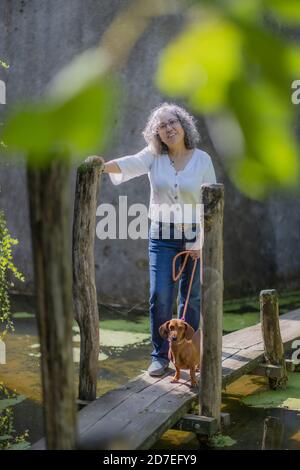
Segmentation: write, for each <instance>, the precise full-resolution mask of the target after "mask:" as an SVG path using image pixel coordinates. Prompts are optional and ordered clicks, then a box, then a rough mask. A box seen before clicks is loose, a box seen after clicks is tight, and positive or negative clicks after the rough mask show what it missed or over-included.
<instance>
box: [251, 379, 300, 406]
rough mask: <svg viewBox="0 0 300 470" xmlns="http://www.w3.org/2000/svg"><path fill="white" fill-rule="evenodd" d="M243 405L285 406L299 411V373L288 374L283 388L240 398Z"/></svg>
mask: <svg viewBox="0 0 300 470" xmlns="http://www.w3.org/2000/svg"><path fill="white" fill-rule="evenodd" d="M242 402H243V403H244V404H245V405H248V406H252V407H256V408H285V409H288V410H295V411H300V373H299V372H294V373H289V374H288V384H287V387H286V389H285V390H266V391H262V392H259V393H255V394H254V395H249V396H247V397H244V398H242Z"/></svg>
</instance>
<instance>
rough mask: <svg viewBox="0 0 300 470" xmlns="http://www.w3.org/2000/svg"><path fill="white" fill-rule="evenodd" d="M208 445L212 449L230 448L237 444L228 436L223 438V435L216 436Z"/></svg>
mask: <svg viewBox="0 0 300 470" xmlns="http://www.w3.org/2000/svg"><path fill="white" fill-rule="evenodd" d="M209 443H210V445H211V446H213V447H231V446H234V444H236V443H237V441H235V440H234V439H232V438H231V437H230V436H224V435H223V434H216V435H215V436H212V437H211V438H210V439H209Z"/></svg>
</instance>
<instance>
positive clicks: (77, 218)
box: [73, 157, 104, 401]
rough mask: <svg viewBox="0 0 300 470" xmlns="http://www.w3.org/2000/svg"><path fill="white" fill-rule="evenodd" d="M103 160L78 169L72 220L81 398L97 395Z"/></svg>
mask: <svg viewBox="0 0 300 470" xmlns="http://www.w3.org/2000/svg"><path fill="white" fill-rule="evenodd" d="M103 165H104V160H103V159H102V158H100V157H89V158H87V159H86V160H85V162H84V163H83V164H82V165H80V167H79V168H78V170H77V179H76V191H75V204H74V222H73V302H74V314H75V319H76V321H77V323H78V325H79V329H80V364H79V370H80V372H79V395H78V396H79V400H83V401H92V400H95V398H96V392H97V372H98V356H99V312H98V303H97V290H96V284H95V260H94V245H95V231H96V208H97V199H98V191H99V186H100V175H101V170H102V168H103Z"/></svg>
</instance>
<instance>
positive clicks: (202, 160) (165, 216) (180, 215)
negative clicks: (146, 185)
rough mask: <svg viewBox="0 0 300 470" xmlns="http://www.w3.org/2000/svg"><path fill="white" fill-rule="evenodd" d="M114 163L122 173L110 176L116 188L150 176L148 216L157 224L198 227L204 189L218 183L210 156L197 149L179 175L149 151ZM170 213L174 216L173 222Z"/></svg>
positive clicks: (165, 160) (166, 160) (165, 157)
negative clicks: (203, 186)
mask: <svg viewBox="0 0 300 470" xmlns="http://www.w3.org/2000/svg"><path fill="white" fill-rule="evenodd" d="M113 161H114V162H116V163H117V164H118V165H119V167H120V169H121V173H109V176H110V179H111V181H112V183H113V184H115V185H118V184H120V183H124V182H125V181H129V180H130V179H132V178H135V177H137V176H141V175H145V174H148V178H149V181H150V187H151V194H150V205H149V211H148V215H149V218H150V219H151V221H155V222H158V221H162V222H166V223H168V222H170V221H171V222H175V223H183V222H184V223H195V222H196V221H197V219H196V205H197V204H198V205H199V204H200V203H201V197H200V195H201V185H202V184H203V183H216V175H215V171H214V167H213V164H212V161H211V158H210V156H209V155H208V154H207V153H206V152H204V151H203V150H200V149H198V148H196V149H195V150H194V152H193V154H192V156H191V158H190V160H189V161H188V163H187V164H186V166H185V168H184V169H183V170H180V171H177V170H176V169H175V168H174V166H173V164H172V162H171V160H170V158H169V157H168V155H167V154H162V155H155V154H153V153H152V152H151V151H150V149H149V147H145V148H144V149H143V150H141V151H140V152H138V153H136V154H135V155H128V156H126V157H121V158H117V159H115V160H113ZM170 211H171V214H174V216H171V217H172V220H170Z"/></svg>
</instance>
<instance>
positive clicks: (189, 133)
mask: <svg viewBox="0 0 300 470" xmlns="http://www.w3.org/2000/svg"><path fill="white" fill-rule="evenodd" d="M165 110H168V111H170V112H171V113H172V114H174V116H176V117H177V118H178V119H179V122H180V124H181V126H182V128H183V130H184V143H185V146H186V148H187V149H194V148H195V147H196V145H197V143H198V142H199V140H200V136H199V132H198V130H197V127H196V121H195V118H194V117H193V116H191V115H190V114H189V113H188V112H187V111H186V110H185V109H183V108H181V106H178V105H176V104H173V103H162V104H160V105H159V106H157V107H156V108H154V109H153V110H152V111H151V113H150V116H149V118H148V121H147V124H146V127H145V129H144V130H143V136H144V138H145V140H146V142H147V144H148V145H149V147H150V149H151V151H152V152H154V153H155V154H157V155H161V154H163V153H166V152H168V147H167V145H166V144H165V143H164V142H162V140H161V138H160V136H159V134H158V132H157V125H158V123H159V115H160V114H161V112H162V111H165Z"/></svg>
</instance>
